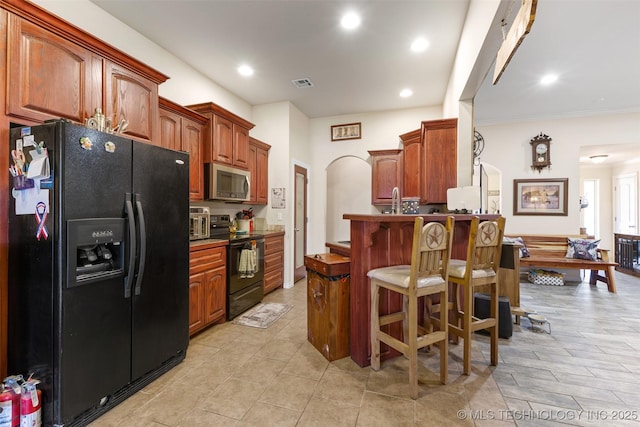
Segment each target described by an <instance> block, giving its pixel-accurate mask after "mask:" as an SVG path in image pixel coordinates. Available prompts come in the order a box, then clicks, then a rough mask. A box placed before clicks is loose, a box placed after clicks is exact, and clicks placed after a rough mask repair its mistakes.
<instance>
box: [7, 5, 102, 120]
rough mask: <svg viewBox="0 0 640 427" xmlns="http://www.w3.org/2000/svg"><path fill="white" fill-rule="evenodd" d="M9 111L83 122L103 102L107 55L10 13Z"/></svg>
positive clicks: (29, 117) (9, 112)
mask: <svg viewBox="0 0 640 427" xmlns="http://www.w3.org/2000/svg"><path fill="white" fill-rule="evenodd" d="M8 22H9V31H8V36H7V49H8V55H7V57H8V63H7V71H8V73H7V81H8V82H10V84H8V85H7V114H8V115H11V116H16V117H23V118H25V119H28V120H32V121H35V122H42V121H44V120H48V119H53V118H60V117H63V118H66V119H69V120H71V121H74V122H77V123H83V122H84V119H85V118H87V117H90V116H92V115H93V111H94V109H95V108H101V107H102V59H101V58H100V57H98V56H96V55H94V54H92V53H91V52H90V51H89V50H86V49H83V48H81V47H80V46H78V45H76V44H73V43H71V42H69V41H67V40H65V39H63V38H61V37H58V36H56V35H54V34H52V33H50V32H48V31H47V30H45V29H43V28H40V27H38V26H36V25H33V24H31V23H30V22H27V21H24V20H22V19H21V18H18V17H16V16H14V15H12V14H9V21H8Z"/></svg>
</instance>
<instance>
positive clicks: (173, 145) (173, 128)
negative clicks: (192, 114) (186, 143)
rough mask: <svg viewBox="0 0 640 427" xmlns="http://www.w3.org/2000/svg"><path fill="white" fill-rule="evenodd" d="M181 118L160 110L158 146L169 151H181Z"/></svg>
mask: <svg viewBox="0 0 640 427" xmlns="http://www.w3.org/2000/svg"><path fill="white" fill-rule="evenodd" d="M181 129H182V118H181V117H180V116H179V115H177V114H175V113H173V112H171V111H167V110H165V109H163V108H160V146H161V147H164V148H169V149H171V150H181V149H182V142H181V139H182V138H181V134H180V133H181Z"/></svg>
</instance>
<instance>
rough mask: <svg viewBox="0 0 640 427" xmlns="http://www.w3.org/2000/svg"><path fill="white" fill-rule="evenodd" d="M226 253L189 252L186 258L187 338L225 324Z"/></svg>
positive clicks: (222, 250) (215, 250)
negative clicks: (187, 270)
mask: <svg viewBox="0 0 640 427" xmlns="http://www.w3.org/2000/svg"><path fill="white" fill-rule="evenodd" d="M226 292H227V249H226V248H225V247H224V246H220V247H214V248H211V247H206V248H204V249H203V248H192V249H191V254H190V257H189V335H194V334H195V333H196V332H199V331H200V330H202V329H204V328H205V327H207V326H209V325H211V324H214V323H218V322H220V321H224V320H225V314H226Z"/></svg>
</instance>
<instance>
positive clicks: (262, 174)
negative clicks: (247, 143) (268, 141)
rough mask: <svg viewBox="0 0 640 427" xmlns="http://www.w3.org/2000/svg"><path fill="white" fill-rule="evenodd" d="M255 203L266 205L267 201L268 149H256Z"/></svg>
mask: <svg viewBox="0 0 640 427" xmlns="http://www.w3.org/2000/svg"><path fill="white" fill-rule="evenodd" d="M256 175H257V177H256V178H257V179H256V203H257V204H259V205H266V204H267V203H268V201H269V151H267V150H265V149H263V148H258V149H257V151H256Z"/></svg>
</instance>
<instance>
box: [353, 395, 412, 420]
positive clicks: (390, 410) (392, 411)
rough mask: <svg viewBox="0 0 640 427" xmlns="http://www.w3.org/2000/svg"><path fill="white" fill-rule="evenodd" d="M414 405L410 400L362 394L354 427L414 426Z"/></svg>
mask: <svg viewBox="0 0 640 427" xmlns="http://www.w3.org/2000/svg"><path fill="white" fill-rule="evenodd" d="M415 405H416V403H415V402H414V401H413V400H411V399H409V400H406V399H399V398H397V397H392V396H386V395H383V394H378V393H371V392H368V391H367V392H365V394H364V398H363V401H362V406H361V407H360V414H359V415H358V422H357V424H356V425H358V426H367V427H369V426H370V427H377V426H381V427H388V426H397V427H404V426H414V425H415V419H414V418H415Z"/></svg>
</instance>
